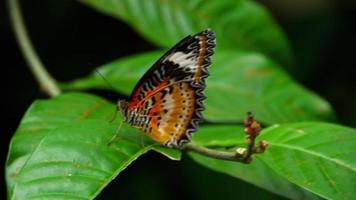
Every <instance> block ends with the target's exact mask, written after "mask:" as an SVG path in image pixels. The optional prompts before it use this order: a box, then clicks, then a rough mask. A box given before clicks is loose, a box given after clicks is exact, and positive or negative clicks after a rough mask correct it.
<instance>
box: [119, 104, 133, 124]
mask: <svg viewBox="0 0 356 200" xmlns="http://www.w3.org/2000/svg"><path fill="white" fill-rule="evenodd" d="M117 108H118V110H119V111H120V113H121V116H122V117H123V119H124V121H126V122H127V121H129V119H130V114H129V109H128V108H129V102H127V101H126V100H123V99H120V100H119V101H118V102H117Z"/></svg>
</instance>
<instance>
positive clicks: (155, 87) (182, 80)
mask: <svg viewBox="0 0 356 200" xmlns="http://www.w3.org/2000/svg"><path fill="white" fill-rule="evenodd" d="M214 47H215V36H214V33H213V32H212V31H211V30H205V31H203V32H200V33H197V34H196V35H193V36H188V37H186V38H184V39H183V40H182V41H181V42H179V43H178V44H177V45H176V46H174V47H173V48H172V49H171V50H169V51H168V52H167V53H166V54H165V55H164V56H162V57H161V58H160V59H159V60H158V61H157V62H156V63H155V64H154V65H153V66H152V67H151V69H150V70H148V71H147V72H146V74H145V75H144V76H143V77H142V78H141V80H140V81H139V82H138V83H137V85H136V87H135V89H134V90H133V92H132V94H131V96H130V99H129V102H127V103H128V106H127V108H126V109H127V111H126V112H124V113H126V115H127V117H126V118H127V121H128V122H129V123H130V124H131V125H132V126H134V127H136V128H138V129H140V130H142V131H143V132H145V133H147V134H148V135H149V136H150V137H151V138H152V139H153V140H155V141H157V142H159V143H161V144H164V145H166V146H170V147H178V146H180V145H182V144H183V143H185V142H189V140H190V136H191V133H193V132H195V131H196V130H197V126H198V124H199V122H200V121H201V120H202V114H201V113H202V111H203V110H204V104H203V100H204V99H205V96H204V94H203V92H204V89H205V79H206V77H208V75H209V72H208V67H209V65H210V63H211V58H210V57H211V56H212V55H213V53H214Z"/></svg>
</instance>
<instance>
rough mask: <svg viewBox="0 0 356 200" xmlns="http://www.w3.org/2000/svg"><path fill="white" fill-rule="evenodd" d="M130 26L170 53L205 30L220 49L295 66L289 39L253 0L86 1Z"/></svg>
mask: <svg viewBox="0 0 356 200" xmlns="http://www.w3.org/2000/svg"><path fill="white" fill-rule="evenodd" d="M81 2H83V3H84V4H87V5H89V6H91V7H93V8H95V9H97V10H99V11H101V12H103V13H105V14H108V15H110V16H113V17H115V18H118V19H120V20H123V21H125V22H127V23H128V24H129V25H131V26H132V27H133V28H135V29H136V30H137V31H138V32H139V33H141V34H142V35H143V36H145V37H146V38H147V39H149V40H150V41H152V42H153V43H155V44H157V45H159V46H161V47H165V48H169V47H171V46H172V45H174V44H175V43H177V42H178V41H179V40H181V39H182V38H184V37H186V36H187V35H190V34H194V33H196V32H199V31H202V30H204V29H206V28H212V29H213V30H214V31H215V32H216V36H217V41H218V48H219V49H220V48H221V49H233V50H236V49H241V50H249V51H257V52H261V53H263V54H266V55H268V56H270V57H271V58H273V59H274V60H277V61H278V62H279V63H281V64H283V66H286V67H287V66H290V65H291V64H292V55H291V50H290V47H289V44H288V42H287V40H286V37H285V35H284V33H283V32H282V31H281V29H280V28H279V27H278V26H277V24H276V23H275V22H274V20H273V19H272V18H271V17H270V15H269V13H268V12H267V11H266V10H265V9H264V8H263V7H262V6H260V5H259V4H258V3H256V2H254V1H249V0H225V1H202V0H191V1H189V2H187V1H184V0H175V1H174V0H166V1H160V0H146V1H137V0H102V1H96V0H81Z"/></svg>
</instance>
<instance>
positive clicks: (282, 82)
mask: <svg viewBox="0 0 356 200" xmlns="http://www.w3.org/2000/svg"><path fill="white" fill-rule="evenodd" d="M161 55H162V52H151V53H145V54H141V55H137V56H131V57H127V58H122V59H118V60H117V61H114V62H112V63H109V64H107V65H104V66H102V67H101V68H100V69H99V71H100V73H101V74H102V75H103V76H104V77H105V78H106V79H107V80H108V81H109V82H110V83H111V85H113V87H114V88H115V89H116V90H117V91H119V92H123V93H125V94H130V92H131V90H132V89H133V87H134V85H135V84H136V83H137V81H138V80H139V78H140V77H141V76H142V75H143V74H144V72H145V71H147V70H148V69H149V67H150V66H151V64H152V63H154V62H155V60H157V59H158V58H159V57H160V56H161ZM210 75H211V76H210V77H209V78H208V80H207V88H206V96H207V100H206V104H205V105H206V111H205V112H204V117H205V118H206V119H207V120H211V121H236V120H242V119H244V118H245V116H246V112H247V111H252V112H253V113H255V114H256V117H257V119H259V120H260V121H261V122H263V123H265V124H273V123H282V122H297V121H307V120H332V119H333V113H332V110H331V108H330V106H329V104H328V103H327V102H326V101H325V100H323V99H322V98H320V97H319V96H317V95H316V94H314V93H313V92H311V91H308V90H307V89H305V88H303V87H302V86H300V85H299V84H297V83H296V82H295V81H293V80H292V79H291V78H290V77H289V76H288V75H287V74H286V73H285V72H283V71H282V70H281V68H280V67H279V66H278V65H277V64H275V63H274V62H272V61H271V60H269V59H268V58H266V57H264V56H262V55H261V54H256V53H246V52H234V51H219V52H217V53H216V54H215V55H214V57H213V64H212V66H211V68H210ZM62 88H64V89H90V88H107V85H106V83H105V81H104V80H103V79H102V77H100V76H98V75H97V73H93V74H92V75H90V76H88V77H86V78H83V79H78V80H76V81H73V82H71V83H67V84H62Z"/></svg>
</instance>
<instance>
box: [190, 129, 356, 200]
mask: <svg viewBox="0 0 356 200" xmlns="http://www.w3.org/2000/svg"><path fill="white" fill-rule="evenodd" d="M222 129H224V131H221V130H222ZM240 129H241V128H240V127H235V126H226V127H224V128H222V127H218V128H215V126H210V127H204V128H202V130H201V131H200V132H199V133H198V134H196V135H194V137H193V141H194V142H196V143H199V144H204V143H206V144H207V145H208V146H210V145H214V146H222V147H223V146H226V145H227V144H228V145H229V146H232V145H239V146H243V145H244V143H243V142H242V141H243V138H242V137H243V136H242V135H243V134H242V133H241V132H240ZM214 131H215V135H216V136H214V134H213V133H214ZM224 134H226V135H233V134H240V139H235V143H234V142H233V141H232V140H231V139H229V138H228V137H223V136H221V135H224ZM203 135H205V136H203ZM209 137H210V138H211V141H215V142H214V143H213V144H209V142H207V141H206V140H205V138H209ZM235 138H237V136H236V137H235ZM259 139H261V140H262V139H264V140H267V141H268V143H269V144H270V146H269V147H268V149H267V150H266V152H264V153H263V154H258V155H255V156H254V158H255V159H254V161H253V162H252V165H248V166H242V165H241V164H239V163H233V162H226V161H219V160H214V159H210V158H205V157H203V156H199V155H196V154H191V155H192V157H193V158H194V159H195V160H197V161H198V162H199V163H200V164H202V165H205V166H207V167H209V168H211V169H213V170H216V171H219V172H222V173H226V174H229V175H232V176H234V177H238V178H241V179H243V180H246V181H248V182H251V183H253V184H255V185H257V186H260V187H263V188H265V189H267V190H270V191H272V192H275V193H277V194H281V195H283V196H286V197H289V198H295V199H301V198H302V197H303V195H304V194H305V192H302V193H300V190H299V191H298V190H295V186H293V184H295V185H298V186H300V187H301V188H304V189H306V190H308V191H311V192H313V193H315V194H317V195H318V196H320V197H323V198H327V199H352V198H353V195H354V190H355V188H356V162H355V159H354V155H355V154H356V150H355V148H354V147H355V146H356V130H355V129H352V128H347V127H343V126H339V125H334V124H327V123H320V122H304V123H293V124H283V125H274V126H271V127H270V128H267V129H265V130H263V131H262V134H261V136H259ZM219 141H220V142H219ZM287 181H290V182H291V183H293V184H287ZM284 186H285V187H287V188H284ZM288 188H289V189H288ZM293 188H294V189H293ZM291 190H292V191H291ZM294 190H295V191H294ZM293 191H294V192H293ZM300 195H302V196H300ZM309 195H310V194H307V196H309Z"/></svg>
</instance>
